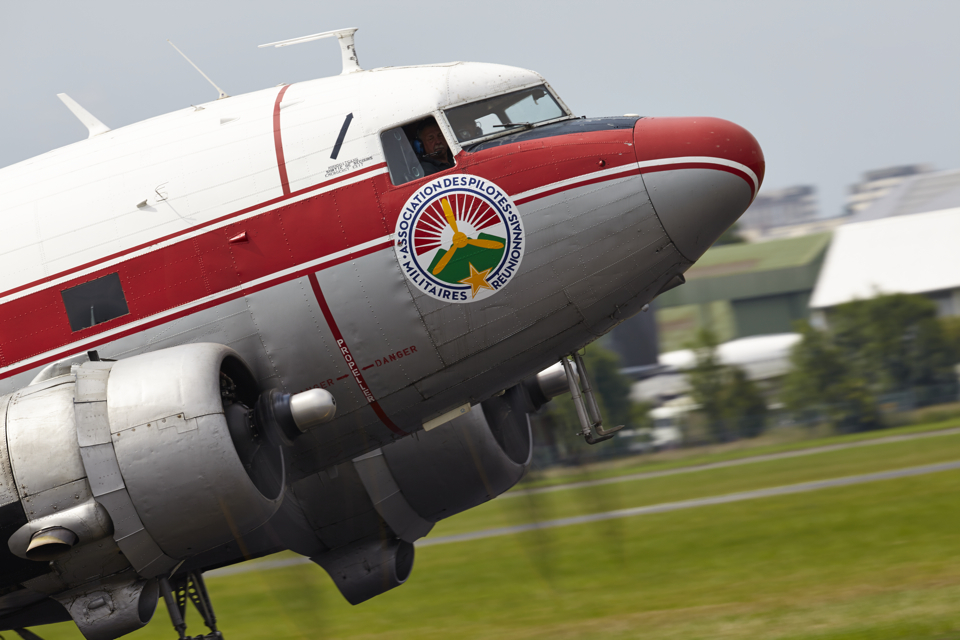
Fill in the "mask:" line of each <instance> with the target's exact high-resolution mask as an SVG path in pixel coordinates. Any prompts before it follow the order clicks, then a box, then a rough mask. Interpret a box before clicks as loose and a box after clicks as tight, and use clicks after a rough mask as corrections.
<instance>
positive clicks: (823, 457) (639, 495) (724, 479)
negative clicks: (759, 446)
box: [431, 434, 960, 536]
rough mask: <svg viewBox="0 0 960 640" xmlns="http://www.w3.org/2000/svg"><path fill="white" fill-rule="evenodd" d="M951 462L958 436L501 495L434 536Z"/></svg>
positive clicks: (958, 454) (959, 455)
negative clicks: (531, 493) (541, 491)
mask: <svg viewBox="0 0 960 640" xmlns="http://www.w3.org/2000/svg"><path fill="white" fill-rule="evenodd" d="M951 460H960V434H953V435H944V436H937V437H933V438H922V439H917V440H907V441H903V442H891V443H888V444H876V445H871V446H868V447H858V448H854V449H843V450H840V451H829V452H824V453H816V454H810V455H807V456H801V457H797V458H785V459H780V460H768V461H763V462H752V463H750V464H744V465H738V466H732V467H726V468H721V469H704V470H702V471H692V472H690V473H685V474H679V475H672V476H665V477H661V478H646V479H641V480H632V481H628V482H621V483H616V484H607V485H600V486H595V487H584V488H580V489H570V490H565V491H556V492H553V493H544V494H534V495H516V496H509V497H502V498H500V499H497V500H494V501H492V502H488V503H486V504H483V505H480V506H479V507H477V508H475V509H471V510H469V511H466V512H464V513H461V514H459V515H456V516H454V517H452V518H449V519H447V520H444V521H441V522H440V523H439V524H437V526H436V527H435V528H434V530H433V532H431V535H432V536H437V535H451V534H456V533H464V532H467V531H478V530H482V529H493V528H497V527H505V526H511V525H516V524H523V523H526V522H532V521H536V520H552V519H554V518H565V517H568V516H575V515H580V514H585V513H597V512H601V511H613V510H615V509H627V508H630V507H640V506H645V505H650V504H658V503H661V502H674V501H676V500H689V499H691V498H702V497H705V496H716V495H722V494H725V493H733V492H737V491H748V490H751V489H761V488H765V487H776V486H780V485H786V484H796V483H798V482H808V481H810V480H821V479H823V478H839V477H842V476H852V475H858V474H861V473H872V472H875V471H884V470H888V469H902V468H904V467H913V466H918V465H922V464H932V463H935V462H947V461H951Z"/></svg>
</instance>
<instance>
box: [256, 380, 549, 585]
mask: <svg viewBox="0 0 960 640" xmlns="http://www.w3.org/2000/svg"><path fill="white" fill-rule="evenodd" d="M534 408H535V405H532V404H531V401H530V399H529V395H528V392H527V391H526V390H525V389H524V388H523V387H522V386H519V385H518V386H516V387H513V388H512V389H509V390H508V391H507V392H506V393H504V394H503V395H501V396H499V397H495V398H491V399H490V400H486V401H484V402H483V403H481V405H480V406H475V407H473V409H472V410H471V411H470V412H468V413H466V414H464V415H462V416H460V417H458V418H455V419H454V420H452V421H450V422H448V423H446V424H444V425H441V426H440V427H438V428H436V429H433V430H431V431H421V432H418V433H415V434H413V435H411V436H410V437H407V438H404V439H402V440H398V441H397V442H394V443H392V444H389V445H387V446H385V447H382V448H381V449H377V450H375V451H373V452H371V453H368V454H366V455H363V456H360V457H359V458H357V459H355V460H354V461H352V462H347V463H343V464H339V465H336V466H335V467H332V468H330V469H328V470H326V471H323V472H321V473H319V474H315V475H312V476H309V477H307V478H304V479H303V480H300V481H298V482H297V483H295V484H294V485H293V486H292V487H291V490H292V493H293V495H294V496H295V498H296V500H295V501H290V503H288V504H287V505H286V506H285V507H284V509H283V511H282V512H281V514H278V518H276V519H275V520H274V521H273V522H272V523H271V525H272V530H273V531H274V532H276V534H277V535H280V536H281V537H282V538H283V540H284V542H285V544H286V545H287V546H288V547H289V548H291V549H293V550H294V551H297V552H298V553H301V554H303V555H307V556H310V557H311V559H312V560H313V561H314V562H316V563H317V564H319V565H321V566H322V567H324V568H325V569H327V571H328V572H329V573H330V575H331V577H332V578H333V580H334V583H335V584H336V585H337V587H338V588H339V589H340V591H341V593H342V594H343V595H344V597H345V598H346V599H347V600H348V601H349V602H350V603H351V604H357V603H359V602H363V601H364V600H368V599H369V598H372V597H374V596H376V595H379V594H381V593H383V592H384V591H387V590H388V589H392V588H393V587H396V586H398V585H400V584H402V583H403V582H404V580H406V577H407V575H408V574H409V572H410V570H411V568H412V564H413V546H412V543H413V542H414V541H415V540H417V539H419V538H422V537H423V536H425V535H427V534H428V533H429V532H430V530H431V529H432V528H433V526H434V524H435V523H436V522H438V521H439V520H442V519H443V518H447V517H450V516H452V515H454V514H457V513H460V512H461V511H465V510H467V509H470V508H472V507H475V506H477V505H479V504H481V503H483V502H486V501H488V500H491V499H493V498H495V497H496V496H498V495H500V494H501V493H503V492H504V491H506V490H507V489H509V488H510V487H512V486H513V485H514V484H516V483H517V482H518V481H519V480H520V478H521V477H522V476H523V474H524V473H525V471H526V469H527V467H528V465H529V463H530V458H531V454H532V451H533V447H532V439H531V434H530V422H529V419H528V417H527V413H528V412H529V411H531V410H533V409H534ZM294 503H295V504H297V505H298V506H297V508H296V511H297V512H296V513H291V512H290V507H291V506H292V505H293V504H294ZM294 532H296V533H294Z"/></svg>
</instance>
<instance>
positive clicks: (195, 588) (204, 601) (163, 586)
mask: <svg viewBox="0 0 960 640" xmlns="http://www.w3.org/2000/svg"><path fill="white" fill-rule="evenodd" d="M160 593H162V594H163V600H164V602H166V603H167V611H169V612H170V621H171V622H173V628H174V629H176V630H177V633H178V634H180V638H179V640H220V639H222V638H223V634H222V633H220V630H219V629H217V616H216V615H214V613H213V605H212V604H211V603H210V596H209V595H208V594H207V585H206V584H204V582H203V574H202V573H200V572H199V571H191V572H189V573H188V574H187V575H185V576H180V577H178V578H175V579H173V581H172V582H171V581H170V580H168V579H167V578H160ZM188 599H189V600H190V601H191V602H193V606H195V607H196V608H197V611H199V612H200V616H201V617H202V618H203V623H204V624H205V625H207V628H208V629H210V633H208V634H205V635H199V636H188V635H187V634H186V632H187V623H186V622H185V621H184V617H183V616H184V614H185V613H186V610H187V600H188Z"/></svg>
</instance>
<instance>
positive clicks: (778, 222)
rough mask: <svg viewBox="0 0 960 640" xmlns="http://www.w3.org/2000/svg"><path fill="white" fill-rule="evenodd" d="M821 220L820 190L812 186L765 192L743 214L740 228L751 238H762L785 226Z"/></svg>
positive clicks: (742, 232) (753, 239)
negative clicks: (818, 212)
mask: <svg viewBox="0 0 960 640" xmlns="http://www.w3.org/2000/svg"><path fill="white" fill-rule="evenodd" d="M816 219H817V189H816V187H814V186H811V185H801V186H797V187H788V188H786V189H778V190H767V191H762V192H761V193H760V194H759V195H758V196H757V198H756V200H754V201H753V204H752V205H750V208H749V209H747V210H746V212H744V214H743V215H742V216H740V220H739V221H738V222H737V224H738V228H739V229H740V232H741V234H742V235H744V237H746V238H748V239H750V240H751V241H756V240H762V239H764V238H767V237H769V236H770V235H771V233H772V232H773V231H774V230H775V229H778V228H781V227H796V226H798V225H804V224H809V223H811V222H814V221H815V220H816Z"/></svg>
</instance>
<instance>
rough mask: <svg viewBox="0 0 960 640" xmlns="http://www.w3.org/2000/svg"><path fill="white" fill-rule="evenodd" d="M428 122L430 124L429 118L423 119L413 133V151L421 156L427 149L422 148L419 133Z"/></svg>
mask: <svg viewBox="0 0 960 640" xmlns="http://www.w3.org/2000/svg"><path fill="white" fill-rule="evenodd" d="M429 124H432V123H431V122H430V120H424V121H423V122H421V123H420V124H419V125H417V130H416V132H415V133H414V134H413V152H414V153H416V154H417V155H418V156H422V155H424V154H425V153H426V152H427V150H426V149H424V147H423V143H422V142H420V134H421V133H422V132H423V130H424V129H426V128H427V125H429Z"/></svg>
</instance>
